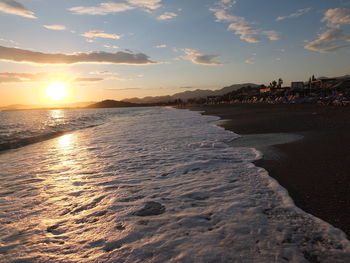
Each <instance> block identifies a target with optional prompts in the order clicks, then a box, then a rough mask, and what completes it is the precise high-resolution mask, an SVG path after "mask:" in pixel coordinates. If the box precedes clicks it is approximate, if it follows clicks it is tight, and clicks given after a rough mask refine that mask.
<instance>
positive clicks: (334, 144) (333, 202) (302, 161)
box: [191, 104, 350, 237]
mask: <svg viewBox="0 0 350 263" xmlns="http://www.w3.org/2000/svg"><path fill="white" fill-rule="evenodd" d="M191 109H192V110H201V111H205V113H204V114H207V115H215V116H219V117H220V118H222V119H224V120H226V121H224V122H222V123H221V126H223V127H224V128H226V129H228V130H231V131H233V132H235V133H238V134H240V135H242V138H245V137H247V136H248V137H247V138H246V139H245V144H244V146H251V147H254V146H255V145H254V144H256V143H257V141H258V142H259V136H261V134H263V135H264V134H265V136H266V135H268V134H272V135H273V134H280V135H283V134H285V135H286V137H289V135H294V136H295V135H297V136H298V135H299V136H300V138H299V139H298V138H296V139H295V140H292V142H290V141H289V142H288V140H287V143H284V142H283V141H282V142H281V141H279V140H277V141H276V144H275V145H273V144H274V143H273V142H269V144H270V145H272V146H270V147H262V148H261V149H259V147H257V148H258V150H261V151H262V152H263V154H264V157H263V158H262V159H261V160H258V161H257V162H256V165H257V166H259V167H263V168H265V169H266V170H267V171H268V172H269V174H270V176H272V177H273V178H275V179H276V180H277V181H278V182H279V183H280V184H281V185H282V186H283V187H285V188H286V189H287V190H288V192H289V194H290V196H291V197H292V199H293V200H294V202H295V203H296V205H297V206H298V207H300V208H301V209H303V210H304V211H306V212H308V213H310V214H312V215H314V216H316V217H319V218H321V219H323V220H325V221H327V222H328V223H330V224H332V225H333V226H335V227H337V228H340V229H341V230H343V231H344V232H345V233H346V234H347V236H348V237H349V235H350V217H349V214H350V192H349V183H350V166H349V164H348V158H349V156H350V145H349V144H350V140H349V139H350V133H349V131H350V108H349V107H331V106H319V105H315V104H312V105H290V104H289V105H269V104H236V105H208V106H203V107H191ZM268 137H269V138H270V137H272V138H273V136H268ZM254 138H255V139H254ZM262 140H263V138H262ZM272 141H273V140H272ZM249 143H250V145H249ZM271 152H272V153H273V154H271Z"/></svg>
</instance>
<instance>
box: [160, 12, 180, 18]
mask: <svg viewBox="0 0 350 263" xmlns="http://www.w3.org/2000/svg"><path fill="white" fill-rule="evenodd" d="M175 17H177V14H175V13H172V12H165V13H163V14H161V15H160V16H158V17H157V19H158V20H170V19H173V18H175Z"/></svg>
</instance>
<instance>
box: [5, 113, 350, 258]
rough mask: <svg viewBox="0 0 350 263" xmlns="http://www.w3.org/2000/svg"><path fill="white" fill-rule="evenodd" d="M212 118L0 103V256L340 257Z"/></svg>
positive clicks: (329, 229) (318, 226)
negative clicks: (13, 107) (2, 108)
mask: <svg viewBox="0 0 350 263" xmlns="http://www.w3.org/2000/svg"><path fill="white" fill-rule="evenodd" d="M218 121H219V118H218V117H214V116H203V115H201V114H200V112H195V111H189V110H181V109H173V108H166V107H145V108H117V109H86V110H49V111H8V112H0V150H1V151H0V262H16V263H19V262H20V263H24V262H25V263H27V262H49V263H50V262H64V263H70V262H72V263H73V262H132V263H134V262H208V263H209V262H213V263H214V262H215V263H219V262H248V263H249V262H257V263H264V262H269V263H270V262H298V263H299V262H332V263H334V262H350V242H349V240H348V239H347V238H346V236H345V234H344V233H343V232H342V231H341V230H339V229H337V228H335V227H333V226H331V225H330V224H328V223H326V222H324V221H323V220H321V219H319V218H316V217H314V216H312V215H310V214H308V213H306V212H304V211H302V210H301V209H299V208H298V207H296V206H295V205H294V202H293V200H292V199H291V198H290V196H289V195H288V192H287V191H286V190H285V189H284V188H283V187H281V186H280V185H279V184H278V183H277V181H275V180H274V179H273V178H271V177H270V176H269V174H268V172H267V171H266V170H264V169H263V168H260V167H257V166H255V165H254V161H256V160H258V159H259V158H261V157H262V154H261V153H260V152H259V151H257V150H256V149H254V148H247V147H231V146H229V143H230V142H232V141H233V140H235V139H237V138H238V137H239V135H238V134H235V133H233V132H230V131H227V130H225V129H223V128H221V127H219V126H218V125H217V124H218Z"/></svg>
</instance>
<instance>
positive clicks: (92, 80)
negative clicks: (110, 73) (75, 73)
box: [74, 78, 104, 82]
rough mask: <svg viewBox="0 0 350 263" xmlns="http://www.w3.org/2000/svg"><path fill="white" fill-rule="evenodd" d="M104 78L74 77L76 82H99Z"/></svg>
mask: <svg viewBox="0 0 350 263" xmlns="http://www.w3.org/2000/svg"><path fill="white" fill-rule="evenodd" d="M102 80H104V79H103V78H76V79H74V81H75V82H97V81H102Z"/></svg>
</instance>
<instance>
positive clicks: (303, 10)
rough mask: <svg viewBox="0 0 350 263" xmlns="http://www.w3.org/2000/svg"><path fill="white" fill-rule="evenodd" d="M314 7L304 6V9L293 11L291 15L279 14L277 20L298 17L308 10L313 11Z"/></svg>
mask: <svg viewBox="0 0 350 263" xmlns="http://www.w3.org/2000/svg"><path fill="white" fill-rule="evenodd" d="M311 9H312V8H310V7H308V8H303V9H299V10H298V11H296V12H295V13H292V14H290V15H286V16H279V17H277V18H276V21H282V20H285V19H290V18H297V17H299V16H302V15H304V14H306V13H308V12H310V11H311Z"/></svg>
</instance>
